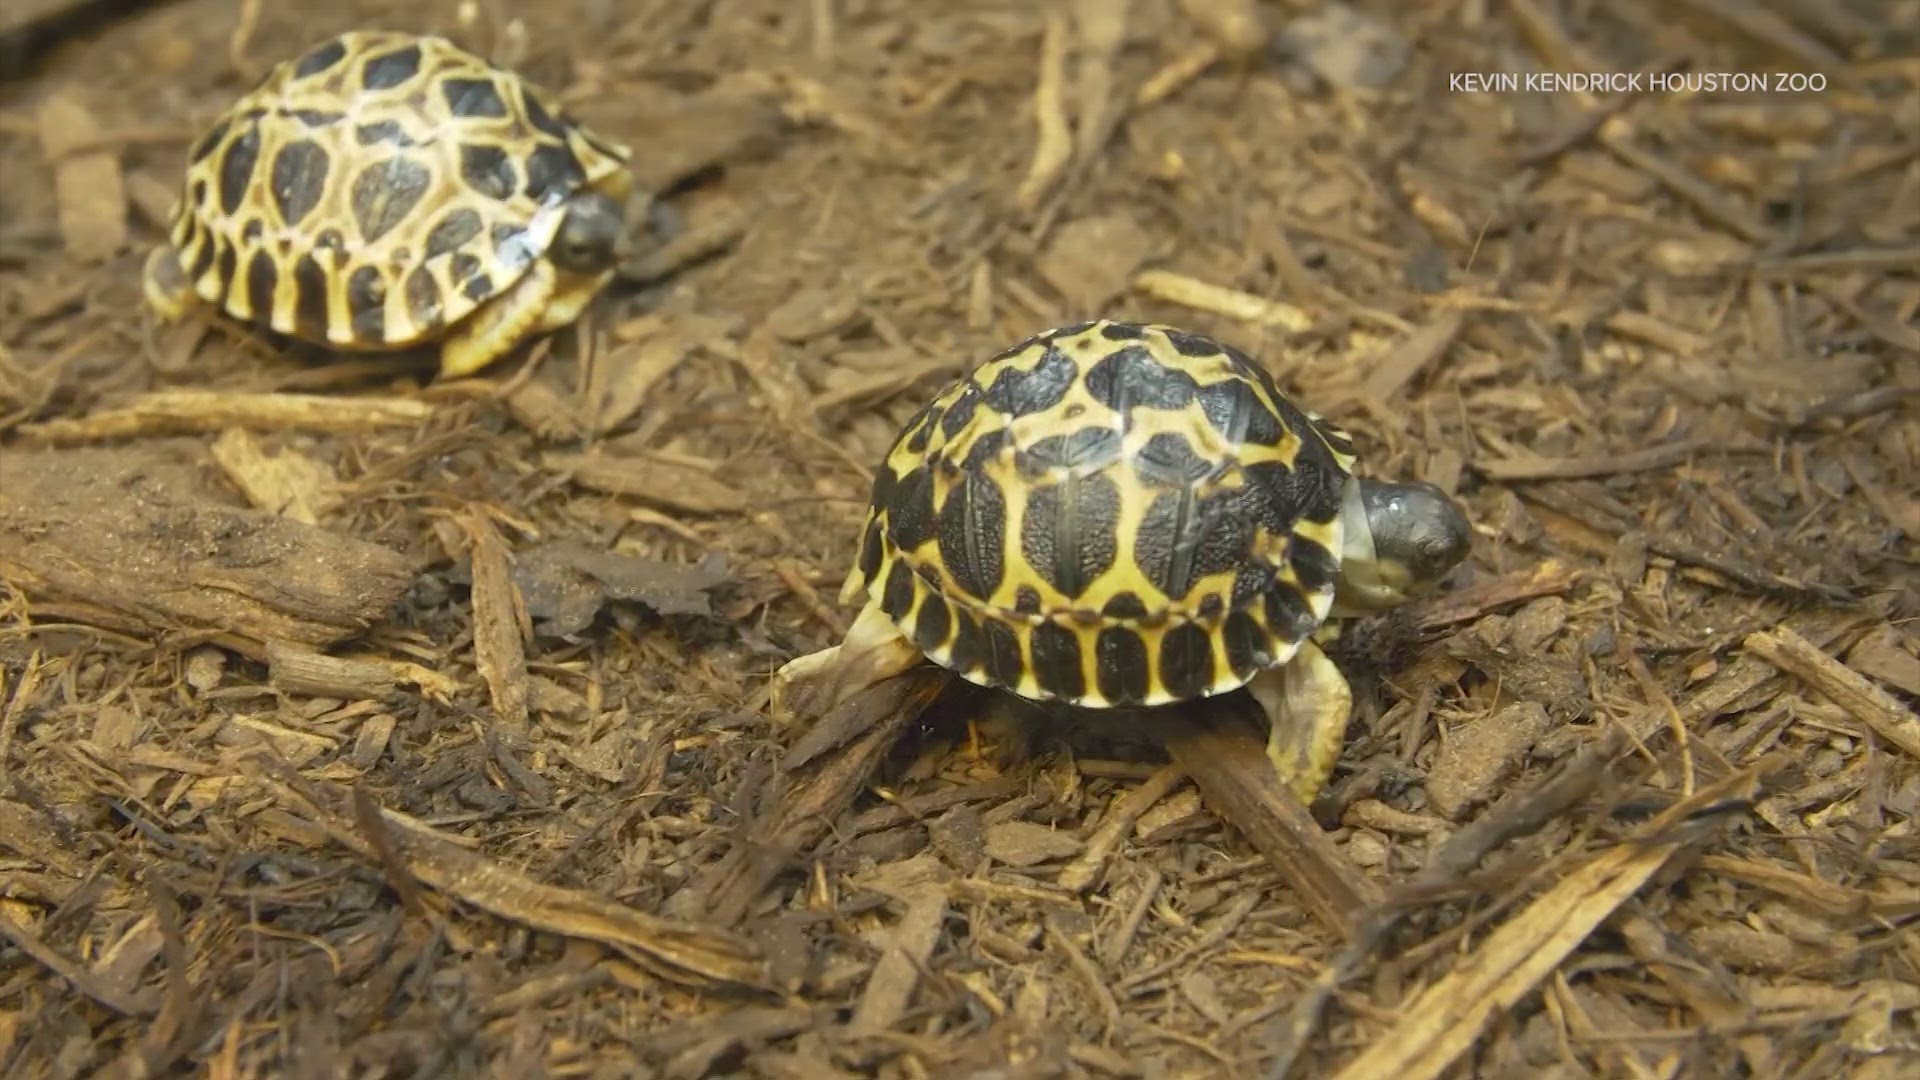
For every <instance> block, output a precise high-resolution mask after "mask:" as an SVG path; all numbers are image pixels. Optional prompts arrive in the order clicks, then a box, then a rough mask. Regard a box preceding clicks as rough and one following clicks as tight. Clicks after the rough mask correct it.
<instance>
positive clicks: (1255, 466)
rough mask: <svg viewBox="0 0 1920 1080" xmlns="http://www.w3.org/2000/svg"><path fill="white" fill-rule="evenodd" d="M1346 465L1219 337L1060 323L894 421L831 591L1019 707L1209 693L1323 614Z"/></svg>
mask: <svg viewBox="0 0 1920 1080" xmlns="http://www.w3.org/2000/svg"><path fill="white" fill-rule="evenodd" d="M1353 462H1354V454H1353V445H1352V442H1351V441H1350V440H1349V438H1348V437H1347V435H1346V434H1345V433H1344V432H1343V431H1341V430H1340V429H1339V428H1338V427H1336V426H1334V425H1333V424H1331V423H1329V422H1328V421H1326V420H1324V419H1322V418H1321V417H1319V416H1317V415H1315V414H1313V413H1311V412H1307V411H1305V410H1303V409H1301V408H1300V407H1298V406H1297V405H1295V404H1294V403H1292V402H1291V401H1289V400H1288V399H1287V398H1286V396H1285V395H1283V394H1281V393H1280V392H1279V390H1278V389H1276V388H1275V386H1274V384H1273V382H1272V380H1271V379H1270V378H1269V377H1268V376H1267V374H1266V373H1265V372H1264V371H1263V370H1262V369H1261V368H1260V367H1259V365H1257V364H1256V363H1255V362H1254V361H1253V360H1251V359H1250V358H1248V357H1247V356H1246V355H1245V354H1244V353H1241V352H1239V351H1237V350H1235V349H1233V348H1231V347H1229V346H1226V345H1222V344H1220V343H1218V342H1215V341H1211V340H1208V339H1207V338H1204V337H1200V336H1198V335H1195V334H1190V333H1185V332H1182V331H1180V330H1177V329H1174V328H1172V327H1167V326H1159V325H1149V324H1137V323H1122V322H1110V321H1104V320H1103V321H1097V322H1087V323H1080V324H1077V325H1073V326H1066V327H1061V328H1059V329H1055V330H1050V331H1047V332H1045V333H1042V334H1039V335H1036V336H1034V337H1032V338H1029V339H1028V340H1026V341H1023V342H1021V343H1020V344H1018V345H1015V346H1014V347H1013V348H1011V349H1009V350H1007V351H1006V352H1003V353H1001V354H1000V355H999V356H996V357H994V358H993V359H991V360H988V361H986V362H985V363H983V364H981V365H980V366H979V367H978V368H976V369H974V370H973V371H972V372H971V373H969V374H967V375H966V376H964V377H962V378H961V379H959V380H958V381H956V382H954V383H953V384H951V385H950V386H948V387H946V388H945V389H944V390H942V391H941V392H940V393H939V395H938V396H937V397H935V398H934V400H933V401H932V402H931V403H929V404H928V405H927V406H926V407H925V408H923V409H922V410H921V411H920V412H919V413H918V414H917V415H915V416H914V417H913V419H911V420H910V421H908V422H907V424H906V426H905V428H904V429H903V430H902V431H901V433H900V435H899V437H898V439H897V440H896V441H895V442H894V444H893V447H892V449H891V450H890V451H889V452H888V454H887V457H886V461H885V462H884V463H883V464H882V466H881V467H880V469H879V471H878V474H877V476H876V478H875V480H874V485H873V494H872V500H871V506H870V508H869V511H868V514H867V520H866V525H865V529H864V532H863V534H862V540H861V549H860V555H859V559H858V562H857V564H856V565H855V567H854V568H853V570H852V572H851V573H850V574H849V575H848V577H847V581H846V585H845V587H844V589H843V591H842V597H843V599H844V600H846V601H848V602H852V601H854V600H856V599H857V598H858V597H859V596H860V594H861V593H862V592H863V591H864V592H865V593H866V595H867V597H868V603H870V604H872V605H877V606H878V607H879V609H880V610H881V611H883V612H884V613H885V614H886V615H887V616H888V617H889V618H890V619H892V621H893V622H894V624H895V625H896V626H897V627H898V628H899V629H900V631H901V632H902V633H903V634H905V635H906V636H907V638H908V639H910V640H911V641H912V642H913V643H914V645H915V646H916V647H918V648H919V649H920V650H921V651H922V652H924V653H925V654H926V655H927V656H928V657H930V658H931V659H933V660H934V661H935V662H936V663H939V664H940V665H942V666H944V667H947V668H949V669H951V670H953V671H955V672H957V673H959V674H960V675H961V676H963V677H964V678H966V679H968V680H969V681H971V682H975V683H979V684H981V685H984V686H994V687H1000V688H1004V689H1007V690H1011V691H1013V692H1015V693H1017V694H1019V695H1021V696H1022V697H1025V698H1029V699H1032V700H1036V701H1061V702H1066V703H1069V704H1073V705H1078V706H1082V707H1091V708H1106V707H1115V706H1152V705H1161V704H1165V703H1168V702H1172V701H1180V700H1187V699H1191V698H1197V697H1206V696H1209V695H1212V694H1219V693H1224V692H1226V691H1229V690H1233V689H1236V688H1238V687H1240V686H1242V685H1244V684H1245V683H1246V682H1247V681H1248V680H1249V679H1250V678H1252V677H1253V676H1254V675H1255V674H1257V673H1258V672H1259V671H1261V670H1263V669H1266V668H1270V667H1272V666H1274V665H1277V664H1281V663H1285V662H1286V661H1287V660H1288V659H1290V658H1291V657H1292V656H1293V654H1294V653H1295V651H1296V650H1297V649H1298V647H1299V644H1300V642H1301V641H1303V640H1305V639H1306V638H1308V637H1309V636H1311V635H1312V634H1313V633H1314V632H1315V631H1316V630H1317V629H1318V628H1319V626H1320V625H1321V623H1322V622H1323V621H1324V620H1326V618H1327V617H1328V614H1329V612H1330V610H1331V607H1332V603H1333V593H1334V581H1335V577H1336V576H1337V574H1338V572H1339V569H1340V551H1341V544H1340V526H1341V515H1342V512H1343V506H1344V505H1345V504H1344V502H1343V499H1344V496H1345V492H1346V488H1347V484H1348V481H1349V478H1350V477H1351V475H1352V472H1351V470H1352V467H1353Z"/></svg>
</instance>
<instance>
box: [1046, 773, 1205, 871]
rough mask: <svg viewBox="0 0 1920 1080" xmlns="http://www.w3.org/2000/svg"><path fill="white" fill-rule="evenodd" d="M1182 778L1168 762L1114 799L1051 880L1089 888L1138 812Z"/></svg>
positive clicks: (1116, 848) (1149, 806) (1183, 775)
mask: <svg viewBox="0 0 1920 1080" xmlns="http://www.w3.org/2000/svg"><path fill="white" fill-rule="evenodd" d="M1184 780H1186V774H1185V773H1183V772H1182V771H1181V770H1180V768H1179V767H1178V766H1174V765H1169V766H1167V767H1166V768H1164V769H1160V770H1158V771H1156V772H1155V773H1154V774H1153V775H1152V776H1150V777H1148V778H1147V780H1146V782H1145V783H1142V784H1141V785H1140V786H1139V787H1136V788H1134V789H1133V790H1132V791H1129V792H1127V793H1126V795H1124V796H1122V797H1121V798H1118V799H1115V800H1114V801H1113V805H1112V806H1110V807H1108V808H1107V814H1106V817H1104V818H1102V819H1101V820H1100V824H1099V826H1098V827H1097V828H1095V829H1094V830H1093V835H1092V836H1090V837H1088V838H1087V846H1086V847H1085V848H1083V849H1082V850H1081V852H1080V854H1079V856H1078V857H1076V858H1075V859H1074V860H1073V861H1072V862H1070V863H1068V864H1067V866H1066V868H1065V869H1063V870H1061V871H1060V876H1059V877H1058V878H1057V879H1055V880H1056V881H1057V882H1058V884H1059V885H1060V887H1061V888H1063V889H1072V890H1073V891H1074V892H1085V891H1086V890H1087V889H1089V888H1091V887H1093V884H1094V883H1095V882H1096V881H1098V880H1100V874H1101V872H1102V871H1103V870H1105V869H1106V865H1107V860H1109V859H1111V858H1113V853H1114V852H1116V851H1118V850H1120V845H1121V844H1122V843H1123V842H1124V841H1125V840H1126V837H1127V832H1128V830H1130V829H1132V828H1133V826H1134V825H1135V824H1136V823H1137V822H1138V821H1139V820H1140V815H1142V814H1144V813H1146V812H1147V811H1148V810H1151V809H1152V808H1153V806H1154V804H1156V803H1158V802H1159V801H1160V800H1161V799H1164V798H1166V797H1167V796H1168V795H1169V794H1172V792H1173V789H1175V788H1177V787H1179V786H1180V784H1181V782H1183V781H1184Z"/></svg>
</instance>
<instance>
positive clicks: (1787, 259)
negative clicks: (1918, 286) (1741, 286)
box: [1753, 245, 1920, 275]
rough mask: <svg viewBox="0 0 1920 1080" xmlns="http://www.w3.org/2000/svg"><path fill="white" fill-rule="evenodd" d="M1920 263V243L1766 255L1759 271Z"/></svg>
mask: <svg viewBox="0 0 1920 1080" xmlns="http://www.w3.org/2000/svg"><path fill="white" fill-rule="evenodd" d="M1916 266H1920V245H1917V246H1914V247H1900V248H1856V249H1854V250H1851V251H1815V252H1809V253H1807V254H1805V255H1784V256H1781V257H1780V258H1777V259H1762V260H1760V261H1759V262H1757V263H1755V264H1754V266H1753V269H1754V272H1755V273H1756V274H1762V275H1786V274H1812V273H1819V272H1822V271H1833V270H1841V271H1844V270H1907V269H1911V268H1913V267H1916Z"/></svg>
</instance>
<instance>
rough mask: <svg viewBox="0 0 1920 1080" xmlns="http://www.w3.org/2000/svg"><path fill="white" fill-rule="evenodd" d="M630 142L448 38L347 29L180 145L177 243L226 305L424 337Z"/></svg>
mask: <svg viewBox="0 0 1920 1080" xmlns="http://www.w3.org/2000/svg"><path fill="white" fill-rule="evenodd" d="M627 158H628V151H627V149H626V148H624V147H622V146H619V145H616V144H614V143H611V142H608V141H607V140H604V139H601V138H599V137H597V136H595V135H594V134H592V133H591V132H589V131H587V130H586V129H585V128H583V127H582V126H580V125H579V124H577V123H575V122H574V121H572V120H571V119H569V118H568V117H567V116H566V115H565V114H563V113H562V112H561V110H560V109H559V108H558V107H557V106H556V104H555V102H554V101H553V100H552V99H551V98H549V97H548V96H547V95H546V94H544V93H543V92H542V91H540V90H539V89H538V88H536V87H534V86H532V85H530V84H528V83H527V82H525V81H523V80H522V79H521V78H520V77H519V76H517V75H516V74H514V73H513V72H511V71H508V70H506V69H504V68H500V67H497V66H495V65H493V64H491V63H489V62H487V61H485V60H483V59H481V58H479V57H477V56H474V55H473V54H471V53H469V52H466V51H465V50H462V49H460V48H458V47H457V46H455V45H454V44H453V43H452V42H450V41H448V40H447V39H445V38H441V37H434V36H419V35H413V34H403V33H396V32H389V31H366V30H362V31H352V32H349V33H346V34H342V35H340V36H338V37H334V38H331V39H329V40H327V41H325V42H323V43H321V44H319V45H317V46H315V47H313V48H312V49H310V50H308V51H307V52H306V53H305V54H304V55H302V56H300V57H298V58H296V59H293V60H289V61H287V62H285V63H282V64H280V65H278V66H277V67H275V68H274V69H273V71H271V72H270V73H269V74H268V75H267V77H266V78H265V79H264V80H263V81H262V82H261V83H260V85H259V86H257V87H255V88H254V89H253V90H252V91H250V92H249V93H247V94H246V95H245V96H243V97H242V98H240V99H239V100H238V101H236V102H235V103H234V104H233V105H232V106H231V107H229V108H228V109H227V111H226V112H225V113H223V114H222V115H221V116H220V117H219V119H217V120H216V121H214V123H213V124H212V126H211V127H210V128H209V129H208V130H207V131H206V133H205V134H204V135H203V136H201V138H200V139H199V141H198V142H196V143H195V144H194V146H193V148H192V150H191V152H190V155H189V158H188V164H187V174H186V183H185V191H184V193H183V195H182V198H181V199H180V201H179V203H178V204H177V205H176V207H175V209H174V212H173V218H172V222H171V231H170V240H171V242H172V244H173V247H174V249H175V250H176V251H177V252H178V257H179V261H180V265H181V266H182V268H183V269H184V270H185V271H186V275H187V277H188V280H189V282H190V284H191V286H192V289H193V291H194V292H195V293H197V294H198V295H199V296H200V297H201V298H202V299H204V300H206V301H207V302H208V303H211V304H213V305H215V306H217V307H219V308H221V309H222V310H224V311H225V312H226V313H227V314H229V315H231V316H233V317H234V318H237V319H241V320H244V321H248V322H252V323H255V324H259V325H266V326H270V327H271V328H272V329H274V330H276V331H279V332H280V333H283V334H287V335H290V336H292V337H295V338H298V339H302V340H306V341H310V342H313V343H315V344H328V345H333V346H337V347H344V348H349V349H388V348H399V347H403V346H407V345H410V344H413V343H415V342H419V341H423V340H426V339H428V338H431V337H433V336H434V335H435V334H436V333H437V332H438V331H440V330H441V329H443V328H445V327H448V326H451V325H453V324H454V323H457V322H459V321H460V320H461V319H462V318H464V317H465V316H467V315H468V314H470V313H471V312H473V310H474V309H475V308H477V307H479V306H480V305H481V304H483V303H485V302H486V301H488V300H489V299H491V298H493V297H495V296H498V295H499V294H500V293H502V292H503V291H505V290H506V289H507V288H508V287H510V286H511V285H513V284H514V283H515V282H516V281H518V280H519V279H520V278H521V277H522V276H523V275H524V274H525V273H526V272H527V270H528V268H529V267H530V266H531V265H532V264H533V262H534V261H535V260H536V259H539V258H541V257H543V256H544V255H545V253H546V252H547V249H548V246H549V244H550V243H551V242H552V239H553V236H554V233H555V230H556V229H557V228H558V227H559V224H560V219H561V210H560V207H559V204H560V203H561V201H562V200H564V199H565V198H566V197H567V196H568V195H570V194H572V193H573V192H575V191H578V190H580V189H582V188H588V187H592V188H596V189H599V190H603V191H606V192H607V193H608V194H610V195H612V196H613V197H615V198H618V199H624V198H625V197H626V196H627V194H628V193H629V191H630V190H631V183H632V180H631V173H630V172H629V171H628V170H627V168H626V167H625V165H626V161H627Z"/></svg>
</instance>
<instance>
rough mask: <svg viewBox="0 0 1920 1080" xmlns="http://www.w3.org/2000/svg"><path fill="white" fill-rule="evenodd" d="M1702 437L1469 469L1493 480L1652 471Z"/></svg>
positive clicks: (1700, 443)
mask: <svg viewBox="0 0 1920 1080" xmlns="http://www.w3.org/2000/svg"><path fill="white" fill-rule="evenodd" d="M1707 445H1708V443H1707V442H1706V440H1704V439H1676V440H1674V441H1673V442H1670V443H1663V444H1661V445H1659V446H1649V447H1647V448H1646V449H1644V450H1628V451H1625V452H1622V453H1603V454H1595V455H1593V456H1591V457H1577V458H1542V457H1532V456H1528V457H1517V458H1508V459H1506V460H1504V461H1475V462H1474V463H1473V464H1472V468H1474V469H1476V470H1478V471H1479V472H1480V473H1482V474H1483V475H1485V476H1487V477H1489V478H1491V479H1494V480H1574V479H1579V478H1583V477H1590V476H1618V475H1620V474H1621V473H1634V472H1652V471H1654V470H1656V469H1665V468H1668V467H1670V466H1673V465H1678V464H1680V463H1681V462H1683V461H1685V460H1687V458H1689V457H1691V456H1693V454H1694V453H1695V452H1696V451H1699V450H1701V449H1704V448H1705V447H1706V446H1707Z"/></svg>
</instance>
